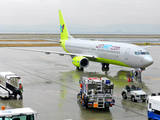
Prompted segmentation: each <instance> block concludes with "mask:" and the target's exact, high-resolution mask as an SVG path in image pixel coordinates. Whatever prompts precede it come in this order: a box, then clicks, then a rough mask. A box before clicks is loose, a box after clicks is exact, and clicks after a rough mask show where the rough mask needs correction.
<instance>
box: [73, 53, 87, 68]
mask: <svg viewBox="0 0 160 120" xmlns="http://www.w3.org/2000/svg"><path fill="white" fill-rule="evenodd" d="M72 63H73V65H74V66H76V67H83V68H85V67H88V65H89V60H88V59H87V58H85V57H83V56H75V57H74V58H73V59H72Z"/></svg>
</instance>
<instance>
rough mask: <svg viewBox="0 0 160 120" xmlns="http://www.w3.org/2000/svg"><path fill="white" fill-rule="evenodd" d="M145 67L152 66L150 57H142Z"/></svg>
mask: <svg viewBox="0 0 160 120" xmlns="http://www.w3.org/2000/svg"><path fill="white" fill-rule="evenodd" d="M143 62H144V64H145V66H146V67H147V66H150V65H151V64H153V59H152V57H151V56H149V55H147V56H145V57H144V60H143Z"/></svg>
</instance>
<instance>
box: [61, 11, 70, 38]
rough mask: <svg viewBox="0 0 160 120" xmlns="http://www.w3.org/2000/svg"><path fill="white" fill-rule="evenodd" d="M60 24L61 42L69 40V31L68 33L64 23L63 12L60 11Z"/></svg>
mask: <svg viewBox="0 0 160 120" xmlns="http://www.w3.org/2000/svg"><path fill="white" fill-rule="evenodd" d="M59 22H60V33H61V40H68V38H69V34H68V31H67V26H66V24H65V22H64V19H63V15H62V12H61V10H59Z"/></svg>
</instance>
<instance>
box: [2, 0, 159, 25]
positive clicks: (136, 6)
mask: <svg viewBox="0 0 160 120" xmlns="http://www.w3.org/2000/svg"><path fill="white" fill-rule="evenodd" d="M59 9H61V10H62V13H63V16H64V18H65V22H66V23H69V24H70V23H73V24H80V25H94V26H105V25H113V24H153V25H155V24H160V0H0V24H5V25H42V24H50V23H52V24H53V23H55V24H59V16H58V10H59Z"/></svg>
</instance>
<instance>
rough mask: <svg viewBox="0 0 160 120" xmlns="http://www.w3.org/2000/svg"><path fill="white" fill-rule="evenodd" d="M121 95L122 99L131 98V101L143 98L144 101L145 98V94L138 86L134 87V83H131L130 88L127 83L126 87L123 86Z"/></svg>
mask: <svg viewBox="0 0 160 120" xmlns="http://www.w3.org/2000/svg"><path fill="white" fill-rule="evenodd" d="M122 97H123V99H127V98H131V100H132V101H133V102H135V101H137V100H143V102H145V101H146V99H147V94H146V92H144V91H143V90H141V89H140V88H138V87H135V85H132V86H131V88H130V87H129V85H126V87H125V88H123V91H122Z"/></svg>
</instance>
